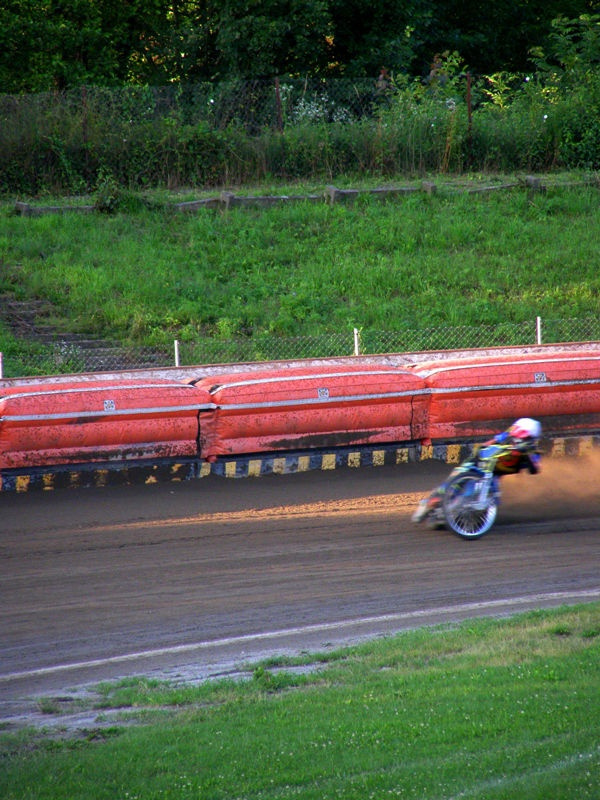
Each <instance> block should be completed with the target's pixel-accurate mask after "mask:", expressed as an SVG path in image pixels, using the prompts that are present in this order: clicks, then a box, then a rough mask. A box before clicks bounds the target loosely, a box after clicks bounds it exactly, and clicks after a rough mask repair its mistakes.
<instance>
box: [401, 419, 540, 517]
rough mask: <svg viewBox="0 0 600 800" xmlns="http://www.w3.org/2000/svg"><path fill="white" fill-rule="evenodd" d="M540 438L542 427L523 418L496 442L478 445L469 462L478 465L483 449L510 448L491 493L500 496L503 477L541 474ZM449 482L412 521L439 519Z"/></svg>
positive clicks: (497, 469) (427, 500) (498, 465)
mask: <svg viewBox="0 0 600 800" xmlns="http://www.w3.org/2000/svg"><path fill="white" fill-rule="evenodd" d="M541 435H542V426H541V424H540V423H539V422H538V421H537V420H536V419H531V418H530V417H521V418H520V419H518V420H516V421H515V422H513V424H512V425H511V426H510V428H509V429H508V430H506V431H503V432H502V433H498V434H496V436H494V438H493V439H490V440H489V441H487V442H484V443H483V444H479V445H475V447H474V448H473V453H472V455H471V457H470V458H469V459H468V461H471V462H474V463H477V453H478V452H479V451H480V450H481V449H482V448H483V447H487V446H489V445H494V444H502V445H510V449H508V450H507V451H506V453H503V454H502V455H501V456H500V457H499V458H498V460H497V461H496V464H495V467H494V482H493V484H492V491H493V492H494V494H495V495H496V497H498V496H499V494H500V492H499V487H498V481H499V478H500V476H502V475H514V474H515V473H517V472H520V471H521V470H523V469H527V470H528V471H529V472H530V473H531V474H532V475H536V474H537V473H538V472H539V471H540V454H539V451H538V448H539V440H540V436H541ZM454 474H455V472H452V473H451V474H450V476H449V478H448V481H449V480H450V478H452V477H453V476H454ZM448 481H445V482H444V483H442V484H441V485H440V486H438V488H437V489H435V490H434V491H433V492H432V493H431V494H430V495H429V497H426V498H425V499H424V500H421V502H420V503H419V505H418V507H417V510H416V511H415V513H414V514H413V516H412V521H413V522H422V521H423V520H424V519H425V517H427V516H429V515H431V516H432V517H433V516H437V513H438V512H439V511H441V499H442V497H443V494H444V491H445V489H446V486H447V485H448Z"/></svg>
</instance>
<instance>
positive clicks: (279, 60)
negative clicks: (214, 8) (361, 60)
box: [217, 0, 331, 78]
mask: <svg viewBox="0 0 600 800" xmlns="http://www.w3.org/2000/svg"><path fill="white" fill-rule="evenodd" d="M218 24H219V32H218V36H217V46H218V49H219V51H220V53H221V56H222V73H221V74H222V75H227V76H232V75H233V76H236V77H247V78H249V77H253V78H256V77H267V76H274V75H294V74H306V73H313V74H315V73H318V72H320V71H322V70H323V69H324V68H325V66H326V64H327V60H328V57H329V41H330V38H329V37H330V34H331V17H330V13H329V2H328V0H223V1H222V2H221V3H220V4H219V21H218Z"/></svg>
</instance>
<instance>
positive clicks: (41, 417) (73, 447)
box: [0, 380, 210, 469]
mask: <svg viewBox="0 0 600 800" xmlns="http://www.w3.org/2000/svg"><path fill="white" fill-rule="evenodd" d="M209 406H210V398H209V397H208V396H207V395H206V393H204V392H202V391H201V390H199V389H196V388H195V387H193V386H188V385H186V384H177V383H170V382H166V381H164V382H160V381H148V382H146V381H144V382H140V381H137V382H136V381H97V382H82V381H81V382H78V381H77V380H73V382H72V383H58V384H52V383H45V384H40V385H28V386H23V387H17V386H13V387H10V388H8V389H4V390H0V468H1V469H16V468H23V467H36V466H42V465H48V464H68V463H88V462H99V461H109V460H112V461H126V460H129V459H159V458H172V457H182V456H197V455H198V417H199V413H200V411H201V410H204V409H206V408H207V407H209Z"/></svg>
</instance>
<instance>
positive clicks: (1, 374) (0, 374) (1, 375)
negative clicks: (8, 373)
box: [0, 353, 4, 380]
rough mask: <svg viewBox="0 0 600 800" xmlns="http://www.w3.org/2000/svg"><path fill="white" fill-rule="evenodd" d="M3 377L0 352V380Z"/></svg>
mask: <svg viewBox="0 0 600 800" xmlns="http://www.w3.org/2000/svg"><path fill="white" fill-rule="evenodd" d="M3 377H4V371H3V362H2V353H0V380H2V378H3Z"/></svg>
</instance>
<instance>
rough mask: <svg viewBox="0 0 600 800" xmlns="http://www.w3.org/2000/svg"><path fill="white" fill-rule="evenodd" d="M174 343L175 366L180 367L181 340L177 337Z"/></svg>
mask: <svg viewBox="0 0 600 800" xmlns="http://www.w3.org/2000/svg"><path fill="white" fill-rule="evenodd" d="M173 344H174V346H175V366H176V367H178V366H179V340H178V339H175V341H174V342H173Z"/></svg>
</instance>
